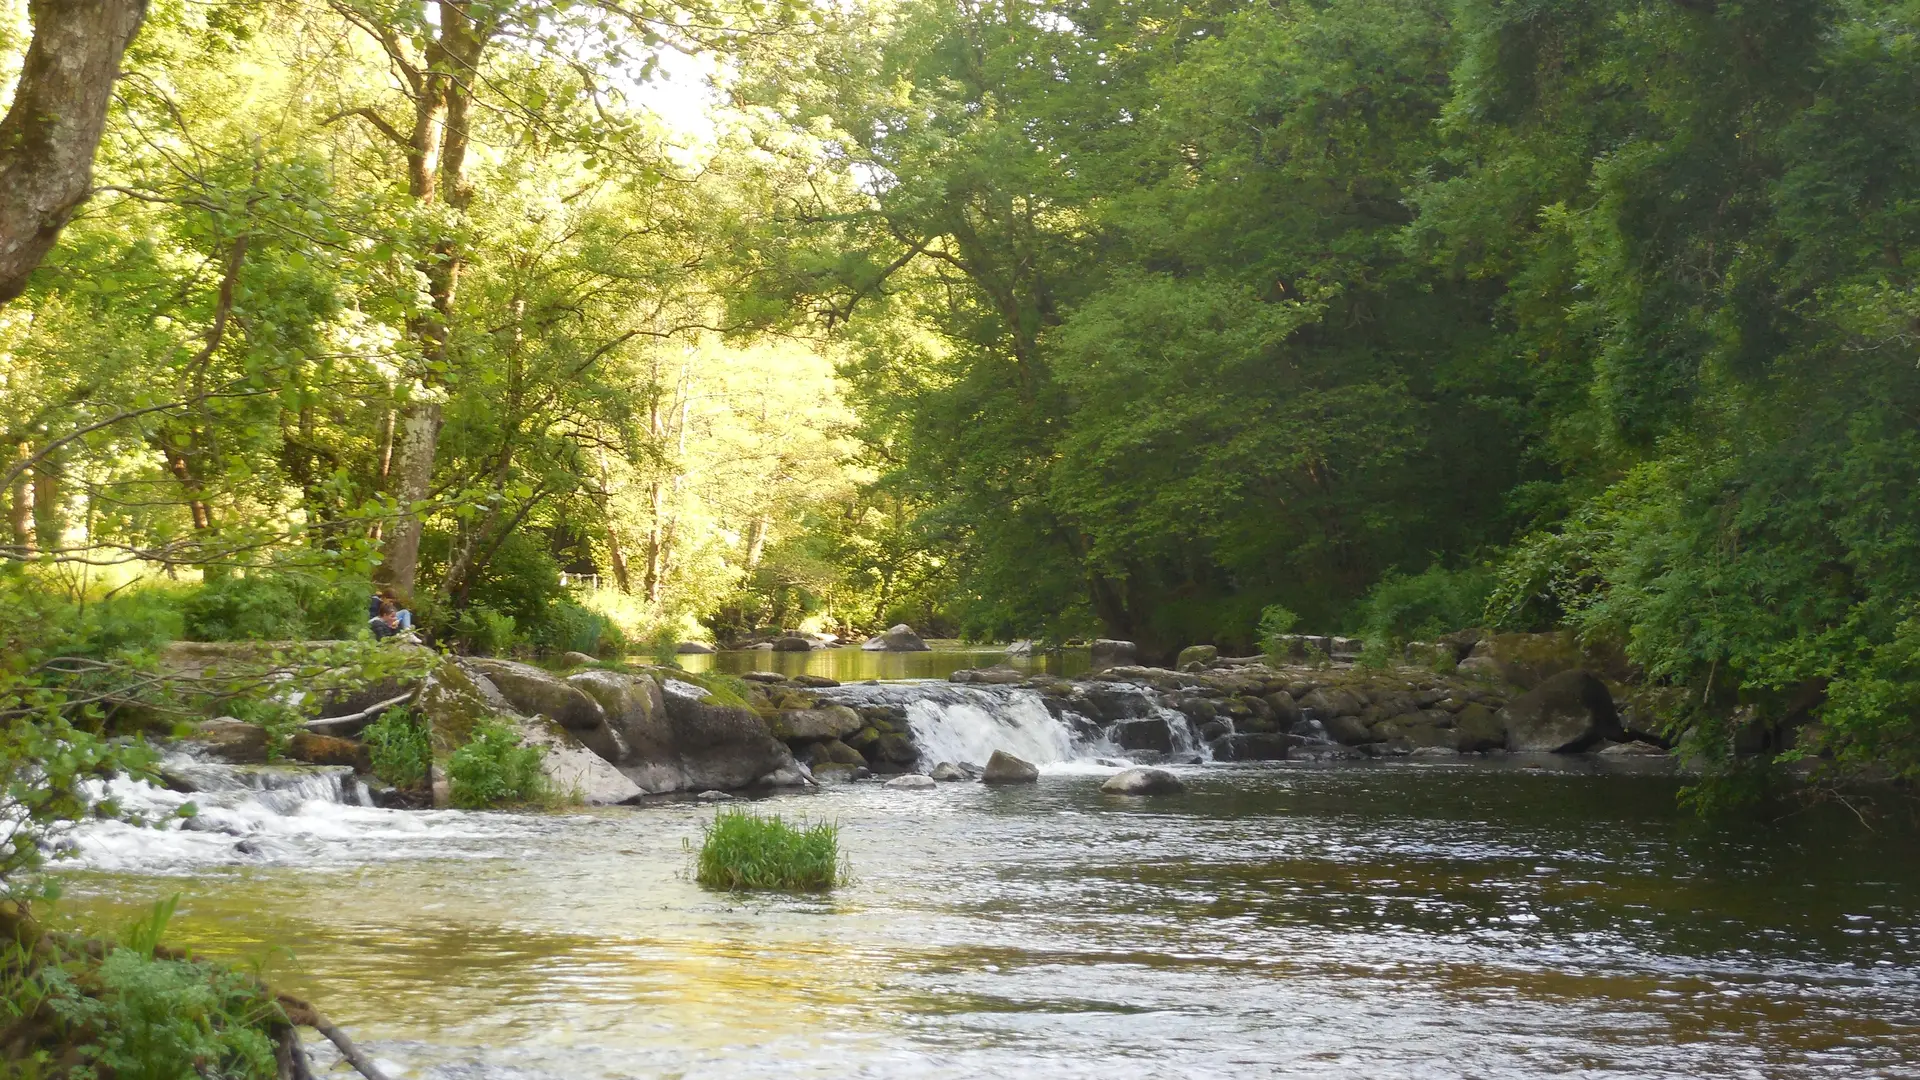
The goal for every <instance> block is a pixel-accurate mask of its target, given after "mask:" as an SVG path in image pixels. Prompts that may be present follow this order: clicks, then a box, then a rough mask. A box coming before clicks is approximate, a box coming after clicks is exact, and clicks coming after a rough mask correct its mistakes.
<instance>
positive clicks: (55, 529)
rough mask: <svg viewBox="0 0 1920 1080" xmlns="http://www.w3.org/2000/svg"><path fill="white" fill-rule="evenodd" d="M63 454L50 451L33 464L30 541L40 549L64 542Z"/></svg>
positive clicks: (64, 494)
mask: <svg viewBox="0 0 1920 1080" xmlns="http://www.w3.org/2000/svg"><path fill="white" fill-rule="evenodd" d="M65 456H66V455H64V454H49V455H47V456H45V457H42V458H41V459H40V461H39V462H38V463H37V464H35V465H34V467H33V541H34V544H35V546H37V547H38V548H39V549H40V550H41V551H43V552H45V551H58V550H60V549H61V548H62V547H64V546H65V545H66V539H67V513H66V506H65V502H66V492H65V490H64V488H65V486H66V485H64V484H62V483H61V474H62V473H63V472H65V460H64V459H65Z"/></svg>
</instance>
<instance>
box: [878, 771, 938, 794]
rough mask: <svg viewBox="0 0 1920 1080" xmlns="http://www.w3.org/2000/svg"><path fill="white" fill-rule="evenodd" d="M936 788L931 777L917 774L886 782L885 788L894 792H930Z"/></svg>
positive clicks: (898, 777) (909, 774) (907, 774)
mask: <svg viewBox="0 0 1920 1080" xmlns="http://www.w3.org/2000/svg"><path fill="white" fill-rule="evenodd" d="M937 786H939V785H937V784H936V783H934V779H933V777H931V776H922V775H920V774H919V773H906V774H904V775H901V776H896V777H894V778H893V779H891V780H889V781H887V787H889V788H891V789H893V790H894V791H931V790H933V789H934V788H935V787H937Z"/></svg>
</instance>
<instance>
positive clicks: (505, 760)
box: [447, 720, 548, 810]
mask: <svg viewBox="0 0 1920 1080" xmlns="http://www.w3.org/2000/svg"><path fill="white" fill-rule="evenodd" d="M546 756H547V752H546V750H545V749H543V748H541V747H538V746H524V745H522V744H521V740H520V733H519V732H516V731H514V730H513V729H512V728H510V727H507V726H506V725H505V724H501V723H496V722H494V721H491V720H488V721H482V722H481V723H480V724H478V725H476V726H475V727H474V729H473V740H472V741H471V742H469V743H467V745H465V746H462V747H461V748H460V749H458V750H455V751H454V752H453V756H451V757H449V758H448V759H447V797H448V799H449V800H450V801H452V803H453V805H455V806H457V807H460V808H461V809H462V810H483V809H486V808H487V807H489V806H519V805H526V804H528V803H545V802H546V801H548V792H547V777H546V774H545V773H544V772H542V771H541V769H540V765H541V762H542V761H543V760H545V758H546Z"/></svg>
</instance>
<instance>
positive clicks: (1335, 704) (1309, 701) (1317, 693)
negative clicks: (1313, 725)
mask: <svg viewBox="0 0 1920 1080" xmlns="http://www.w3.org/2000/svg"><path fill="white" fill-rule="evenodd" d="M1300 707H1301V708H1302V709H1305V710H1307V711H1308V712H1311V713H1312V714H1313V715H1314V718H1315V719H1317V720H1319V721H1320V722H1321V723H1323V724H1324V723H1326V722H1327V721H1328V720H1331V719H1332V718H1334V717H1336V716H1358V715H1360V713H1361V711H1362V710H1363V709H1365V708H1366V707H1367V702H1366V700H1365V699H1363V698H1362V697H1360V696H1359V695H1358V694H1355V693H1354V692H1353V691H1351V690H1346V689H1342V688H1340V687H1333V686H1323V687H1320V688H1319V689H1316V690H1314V691H1313V692H1312V693H1310V694H1308V695H1307V696H1306V697H1303V698H1301V699H1300ZM1328 730H1329V731H1331V730H1332V728H1328Z"/></svg>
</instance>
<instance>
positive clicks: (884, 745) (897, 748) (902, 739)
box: [856, 733, 920, 765]
mask: <svg viewBox="0 0 1920 1080" xmlns="http://www.w3.org/2000/svg"><path fill="white" fill-rule="evenodd" d="M856 734H857V733H856ZM862 753H866V751H862ZM875 758H878V759H879V760H881V761H890V762H892V763H893V764H895V765H912V764H913V763H914V762H916V761H919V760H920V748H919V747H917V746H915V745H913V740H911V739H909V738H907V737H906V736H905V735H894V734H886V735H882V736H880V737H879V738H878V739H875V740H874V741H873V750H872V752H871V753H869V754H868V756H867V759H868V761H869V762H871V761H872V760H873V759H875Z"/></svg>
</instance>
